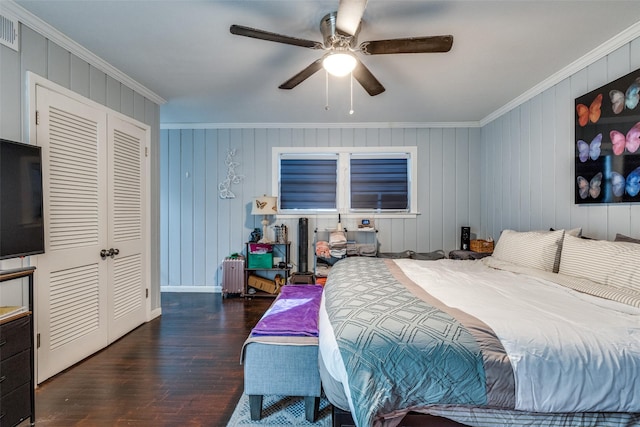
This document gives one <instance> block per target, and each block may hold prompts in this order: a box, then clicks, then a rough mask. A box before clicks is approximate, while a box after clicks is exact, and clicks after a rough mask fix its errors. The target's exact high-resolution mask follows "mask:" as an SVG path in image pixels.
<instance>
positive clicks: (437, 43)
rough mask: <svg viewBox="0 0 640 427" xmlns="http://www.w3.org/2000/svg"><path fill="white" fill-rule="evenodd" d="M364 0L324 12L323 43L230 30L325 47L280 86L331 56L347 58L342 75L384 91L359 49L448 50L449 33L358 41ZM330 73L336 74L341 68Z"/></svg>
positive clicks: (348, 0)
mask: <svg viewBox="0 0 640 427" xmlns="http://www.w3.org/2000/svg"><path fill="white" fill-rule="evenodd" d="M366 5H367V0H340V5H339V7H338V11H337V12H331V13H329V14H327V15H325V16H324V17H323V18H322V20H321V21H320V32H321V33H322V37H323V43H320V42H316V41H312V40H305V39H300V38H296V37H290V36H285V35H282V34H277V33H272V32H268V31H264V30H258V29H255V28H250V27H245V26H242V25H232V26H231V28H230V29H229V30H230V31H231V34H236V35H239V36H245V37H252V38H256V39H261V40H267V41H272V42H276V43H284V44H289V45H293V46H301V47H306V48H309V49H318V50H324V51H326V53H325V55H324V56H323V57H322V58H319V59H317V60H316V61H314V62H312V63H311V64H310V65H309V66H307V67H306V68H305V69H303V70H302V71H300V72H299V73H298V74H296V75H294V76H293V77H291V78H290V79H289V80H287V81H286V82H284V83H282V84H281V85H280V86H279V88H280V89H293V88H294V87H296V86H298V85H299V84H300V83H302V82H303V81H305V80H306V79H308V78H309V77H311V76H312V75H313V74H314V73H316V72H317V71H319V70H320V69H322V68H325V69H327V71H328V72H329V73H332V71H331V70H330V67H331V62H332V60H335V61H339V60H346V61H348V62H350V69H348V71H346V72H344V70H343V71H341V73H343V74H342V75H346V74H349V72H352V73H353V77H354V78H355V79H356V80H357V81H358V83H360V84H361V85H362V87H363V88H364V89H365V90H366V91H367V93H369V95H371V96H375V95H379V94H381V93H382V92H384V91H385V88H384V86H382V84H381V83H380V82H379V81H378V79H376V78H375V76H374V75H373V74H372V73H371V71H369V69H368V68H367V67H366V66H365V65H364V64H363V63H362V62H361V61H360V60H359V59H358V58H357V57H356V56H355V55H354V53H355V52H360V53H362V54H365V55H387V54H393V53H432V52H448V51H449V50H451V46H452V45H453V36H452V35H442V36H430V37H409V38H401V39H389V40H374V41H366V42H362V43H360V44H359V45H358V44H357V43H358V33H359V32H360V24H361V21H362V15H363V14H364V9H365V7H366ZM337 73H338V74H336V73H332V74H334V75H339V73H340V72H337Z"/></svg>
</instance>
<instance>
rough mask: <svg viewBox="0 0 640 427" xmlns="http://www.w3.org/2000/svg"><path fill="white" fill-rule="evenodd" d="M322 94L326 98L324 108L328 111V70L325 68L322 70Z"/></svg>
mask: <svg viewBox="0 0 640 427" xmlns="http://www.w3.org/2000/svg"><path fill="white" fill-rule="evenodd" d="M324 96H325V100H326V102H325V104H324V109H325V110H327V111H329V72H328V71H326V70H325V72H324Z"/></svg>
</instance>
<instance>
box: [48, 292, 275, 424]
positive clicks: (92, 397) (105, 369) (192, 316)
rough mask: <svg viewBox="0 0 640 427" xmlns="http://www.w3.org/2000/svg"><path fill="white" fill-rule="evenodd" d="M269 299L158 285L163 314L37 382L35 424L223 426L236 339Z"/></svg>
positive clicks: (232, 395) (231, 400)
mask: <svg viewBox="0 0 640 427" xmlns="http://www.w3.org/2000/svg"><path fill="white" fill-rule="evenodd" d="M271 302H273V300H272V299H258V298H256V299H253V300H247V301H245V300H244V299H241V298H228V299H223V298H222V296H221V295H220V294H211V293H207V294H205V293H201V294H195V293H163V294H162V316H161V317H159V318H157V319H155V320H153V321H151V322H149V323H146V324H144V325H142V326H140V327H139V328H137V329H136V330H134V331H132V332H131V333H129V334H128V335H126V336H125V337H123V338H122V339H120V340H118V341H117V342H115V343H114V344H112V345H111V346H109V347H108V348H106V349H104V350H103V351H101V352H99V353H97V354H95V355H94V356H92V357H90V358H88V359H86V360H84V361H82V362H80V363H79V364H77V365H75V366H74V367H72V368H70V369H68V370H66V371H64V372H62V373H60V374H58V375H56V376H55V377H53V378H51V379H49V380H47V381H45V382H44V383H43V384H41V385H40V386H39V387H38V389H37V390H36V425H37V426H65V427H68V426H92V427H93V426H96V427H101V426H125V425H126V426H154V427H155V426H213V427H217V426H226V424H227V421H228V420H229V418H231V414H232V413H233V410H234V408H235V405H236V403H237V401H238V399H239V398H240V396H241V394H242V390H243V381H244V377H243V369H242V366H241V365H240V349H241V347H242V343H243V342H244V340H245V338H246V337H247V336H248V334H249V332H250V330H251V328H252V327H253V326H254V325H255V324H256V322H257V321H258V320H259V319H260V317H261V316H262V314H263V313H264V311H265V310H266V309H267V308H268V307H269V305H270V304H271ZM265 369H268V366H266V365H265Z"/></svg>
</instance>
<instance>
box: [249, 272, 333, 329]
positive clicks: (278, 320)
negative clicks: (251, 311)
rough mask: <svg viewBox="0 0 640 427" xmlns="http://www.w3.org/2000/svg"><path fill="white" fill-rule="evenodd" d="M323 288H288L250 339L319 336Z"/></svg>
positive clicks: (315, 286) (260, 322) (313, 286)
mask: <svg viewBox="0 0 640 427" xmlns="http://www.w3.org/2000/svg"><path fill="white" fill-rule="evenodd" d="M322 289H323V288H322V286H320V285H286V286H283V287H282V288H281V290H280V295H278V297H277V298H276V300H275V301H274V302H273V304H271V307H269V309H268V310H267V312H266V313H265V314H264V315H263V316H262V319H260V321H259V322H258V324H257V325H256V326H255V327H254V328H253V330H252V331H251V336H252V337H255V336H290V337H291V336H293V337H317V336H318V310H319V309H320V298H321V296H322Z"/></svg>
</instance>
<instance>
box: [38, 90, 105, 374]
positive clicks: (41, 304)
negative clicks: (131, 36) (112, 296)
mask: <svg viewBox="0 0 640 427" xmlns="http://www.w3.org/2000/svg"><path fill="white" fill-rule="evenodd" d="M36 99H37V102H36V103H37V110H38V117H39V120H38V124H37V126H36V139H37V144H38V145H40V146H41V147H42V154H43V167H42V169H43V186H44V188H43V189H44V207H45V226H46V230H47V231H46V233H45V254H44V255H40V256H38V257H36V265H37V270H36V286H35V289H36V292H35V294H36V311H37V312H36V318H37V325H36V326H37V333H38V337H39V345H40V346H39V348H38V350H37V352H38V353H37V354H38V358H37V360H38V365H37V372H38V374H37V380H38V383H40V382H42V381H44V380H45V379H47V378H49V377H51V376H52V375H55V374H56V373H58V372H60V371H61V370H63V369H65V368H67V367H69V366H71V365H73V364H74V363H76V362H78V361H80V360H82V359H83V358H85V357H87V356H89V355H91V354H93V353H94V352H96V351H98V350H100V349H101V348H103V347H104V346H106V345H107V338H108V335H107V334H108V331H107V310H106V303H107V293H106V290H107V280H108V276H107V263H106V262H104V261H103V260H102V259H101V258H100V255H99V254H100V250H101V249H103V248H105V247H106V245H107V181H106V180H105V179H104V178H102V177H104V176H105V174H106V165H107V157H106V155H104V151H105V148H106V142H107V141H106V135H107V134H106V126H107V115H106V114H105V113H104V112H101V111H99V110H96V109H92V108H89V107H88V106H87V105H84V104H82V103H80V102H77V101H75V100H73V99H71V98H69V97H66V96H63V95H61V94H59V93H56V92H53V91H50V90H48V89H46V88H43V87H40V86H38V87H37V89H36Z"/></svg>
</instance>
